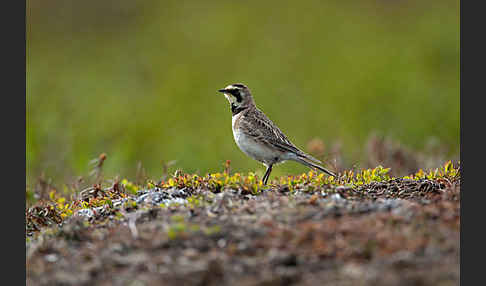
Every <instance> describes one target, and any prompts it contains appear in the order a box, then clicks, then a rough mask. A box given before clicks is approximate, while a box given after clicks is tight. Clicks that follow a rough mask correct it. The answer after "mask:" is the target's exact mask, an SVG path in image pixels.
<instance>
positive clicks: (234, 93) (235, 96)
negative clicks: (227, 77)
mask: <svg viewBox="0 0 486 286" xmlns="http://www.w3.org/2000/svg"><path fill="white" fill-rule="evenodd" d="M218 91H219V92H221V93H223V94H224V96H225V97H226V99H227V100H228V101H229V103H230V104H231V108H232V109H233V108H241V107H245V106H249V105H251V104H254V102H253V98H252V96H251V93H250V89H248V87H247V86H246V85H244V84H241V83H234V84H230V85H228V86H227V87H225V88H223V89H220V90H218Z"/></svg>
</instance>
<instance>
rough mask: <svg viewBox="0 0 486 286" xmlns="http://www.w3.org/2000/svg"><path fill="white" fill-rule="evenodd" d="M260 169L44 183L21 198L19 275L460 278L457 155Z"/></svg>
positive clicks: (84, 280)
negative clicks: (426, 163)
mask: <svg viewBox="0 0 486 286" xmlns="http://www.w3.org/2000/svg"><path fill="white" fill-rule="evenodd" d="M260 179H261V178H259V177H258V176H256V175H255V174H253V173H249V174H239V173H234V174H231V173H230V171H229V164H228V165H227V169H226V170H225V171H224V172H222V173H215V174H207V175H206V176H198V175H190V174H183V173H181V172H177V173H176V174H174V175H173V176H170V177H168V178H166V180H163V181H162V180H161V181H159V182H153V181H150V180H146V181H145V182H144V183H143V184H136V183H134V182H130V181H128V180H126V179H122V180H118V179H115V180H113V181H111V182H108V181H103V182H100V183H99V184H96V185H94V186H92V187H90V188H87V189H85V190H83V191H81V192H74V193H71V194H70V196H69V197H68V196H66V194H68V193H69V192H66V191H64V192H60V191H51V192H49V196H48V198H47V199H45V200H41V201H38V202H37V203H35V204H34V205H32V206H30V208H28V209H27V210H26V234H27V236H26V240H27V242H26V244H27V251H26V255H27V284H29V285H52V284H56V283H57V284H67V285H93V284H97V285H100V284H101V285H105V284H106V285H113V284H114V285H160V283H161V281H163V282H165V283H167V284H176V283H177V284H184V285H196V284H197V285H281V284H292V283H298V284H301V285H318V284H327V285H411V284H420V285H438V284H440V285H457V283H458V281H459V228H460V172H459V167H458V166H457V164H456V166H454V164H453V163H451V162H447V163H446V164H444V165H443V166H441V167H439V168H437V169H433V170H428V171H422V170H420V171H419V172H417V173H415V174H411V175H409V176H406V177H401V178H393V177H391V176H390V175H389V169H386V168H382V167H377V168H374V169H367V170H360V171H356V170H355V171H347V172H343V173H341V174H340V176H339V177H337V178H334V177H328V176H325V175H323V174H318V173H315V172H312V171H310V172H308V173H304V174H301V175H298V176H288V177H281V178H277V179H274V180H273V181H272V182H271V183H270V184H269V185H268V186H263V185H262V184H261V181H260ZM104 185H106V186H104ZM154 194H157V196H154ZM149 197H150V198H151V199H150V200H149V199H148V198H149ZM176 199H177V200H176ZM88 213H89V214H88Z"/></svg>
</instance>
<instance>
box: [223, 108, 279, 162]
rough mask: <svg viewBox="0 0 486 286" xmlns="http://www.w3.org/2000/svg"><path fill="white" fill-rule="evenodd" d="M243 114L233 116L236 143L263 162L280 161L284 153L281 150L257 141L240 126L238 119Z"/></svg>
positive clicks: (242, 149)
mask: <svg viewBox="0 0 486 286" xmlns="http://www.w3.org/2000/svg"><path fill="white" fill-rule="evenodd" d="M240 116H241V114H236V115H235V116H233V118H232V125H233V137H234V139H235V142H236V145H238V147H239V148H240V149H241V151H243V152H244V153H245V154H246V155H248V156H250V157H252V158H253V159H255V160H258V161H260V162H263V163H274V162H275V161H280V160H281V159H280V157H281V156H282V155H283V154H282V152H281V151H279V150H275V149H271V148H269V147H268V146H266V145H264V144H263V143H261V142H258V141H256V140H255V139H254V138H253V137H252V136H249V135H247V134H246V133H244V132H242V131H241V129H240V128H238V120H239V119H240Z"/></svg>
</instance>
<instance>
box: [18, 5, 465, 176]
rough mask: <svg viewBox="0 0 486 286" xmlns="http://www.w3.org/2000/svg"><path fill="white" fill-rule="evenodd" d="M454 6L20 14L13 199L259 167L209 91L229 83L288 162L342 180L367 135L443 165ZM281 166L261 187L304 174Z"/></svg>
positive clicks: (450, 103)
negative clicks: (311, 157)
mask: <svg viewBox="0 0 486 286" xmlns="http://www.w3.org/2000/svg"><path fill="white" fill-rule="evenodd" d="M459 30H460V29H459V1H458V0H452V1H451V0H432V1H406V0H381V1H368V0H360V1H357V0H354V1H353V0H349V1H331V0H328V1H180V0H178V1H149V0H144V1H134V0H104V1H98V0H96V1H95V0H84V1H66V0H43V1H40V0H28V1H27V67H26V68H27V73H26V77H27V106H26V121H27V124H26V138H27V139H26V155H27V162H26V164H27V166H26V168H27V170H26V171H27V176H26V177H27V178H26V181H27V185H29V184H31V183H34V180H35V178H36V177H38V176H39V175H40V174H41V173H43V172H44V173H45V175H46V176H48V177H51V178H54V179H55V180H59V181H62V180H66V179H68V178H75V177H76V176H81V175H83V176H84V175H86V174H87V173H88V172H89V170H90V168H91V167H90V166H89V161H90V160H91V159H93V158H96V157H97V156H98V155H99V154H100V153H103V152H104V153H106V154H107V156H108V159H107V160H106V163H105V166H104V172H105V174H107V175H108V176H110V175H111V176H115V175H120V176H122V177H127V178H133V176H134V173H135V171H136V169H137V164H138V162H141V163H142V165H143V167H144V169H145V170H146V173H147V175H148V176H151V177H153V178H154V179H156V178H160V176H161V173H162V170H163V167H162V166H163V164H164V163H167V162H168V161H171V160H176V163H175V165H173V166H172V167H171V170H175V169H176V168H180V169H182V170H183V171H185V172H199V174H202V175H204V174H205V173H207V172H219V171H221V170H222V169H223V163H224V162H225V161H226V160H231V167H232V171H241V172H247V171H256V172H257V173H259V174H263V172H264V168H263V166H262V165H260V164H258V163H257V162H256V161H253V160H251V159H249V158H247V157H245V155H244V154H243V153H241V151H239V150H238V149H237V147H236V145H235V143H234V141H233V138H232V131H231V113H230V110H229V106H228V103H227V101H226V100H225V98H224V97H223V96H222V95H221V94H219V93H218V92H216V91H217V90H218V89H220V88H222V87H224V86H226V85H228V84H231V83H235V82H242V83H245V84H246V85H248V86H249V87H250V89H251V90H252V92H253V95H254V97H255V100H256V103H257V105H258V106H259V108H260V109H262V110H263V111H264V112H265V113H266V114H267V115H268V116H269V117H270V118H271V119H272V120H273V121H274V122H275V123H277V124H278V125H279V127H280V128H281V129H282V130H283V131H284V132H285V133H287V135H288V136H289V137H290V139H291V140H292V141H293V142H294V143H295V144H296V145H297V146H299V147H301V148H303V149H304V150H307V151H309V150H308V149H306V148H307V147H306V146H308V143H309V141H311V140H312V139H315V138H317V139H320V140H322V141H323V142H324V144H325V145H324V146H325V153H326V154H327V155H328V156H327V157H326V158H327V159H329V160H330V161H332V157H333V155H332V154H331V153H330V152H331V151H330V150H331V149H330V148H331V146H332V145H333V144H340V146H342V156H343V158H344V160H345V162H348V163H347V164H348V165H349V166H351V165H352V164H355V163H356V162H358V164H359V162H361V161H362V160H363V158H364V156H365V155H364V154H363V153H364V152H365V149H366V148H365V145H366V142H367V140H368V138H369V136H370V134H373V133H377V134H382V135H384V136H389V137H391V138H393V139H395V140H397V141H398V142H401V143H402V144H403V145H405V146H409V147H410V148H412V149H414V150H424V148H425V145H426V144H427V142H429V141H430V140H435V141H438V142H440V145H441V146H445V147H444V148H443V149H441V150H445V151H444V152H445V153H446V156H457V154H458V153H459V144H460V140H459V132H460V129H459V123H460V122H459V88H460V85H459V68H460V58H459V56H460V42H459V36H460V35H459ZM306 170H307V168H306V167H303V166H300V165H298V164H297V163H294V162H289V163H286V164H283V165H279V166H278V167H277V168H274V172H273V173H272V176H278V175H284V174H290V173H297V172H303V171H306Z"/></svg>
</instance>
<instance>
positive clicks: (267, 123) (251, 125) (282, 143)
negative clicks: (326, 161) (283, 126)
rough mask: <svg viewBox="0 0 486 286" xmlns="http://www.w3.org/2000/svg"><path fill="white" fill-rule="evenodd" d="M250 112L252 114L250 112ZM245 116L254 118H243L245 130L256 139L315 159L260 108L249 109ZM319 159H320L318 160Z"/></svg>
mask: <svg viewBox="0 0 486 286" xmlns="http://www.w3.org/2000/svg"><path fill="white" fill-rule="evenodd" d="M250 112H251V113H252V114H250ZM244 116H249V117H251V118H252V120H242V124H243V125H245V126H242V127H243V128H242V130H243V132H245V133H246V134H247V135H250V136H252V137H254V138H255V139H256V140H258V141H261V142H264V143H266V144H268V145H271V146H273V147H276V148H278V149H280V150H282V151H286V152H292V153H295V154H296V155H299V156H302V157H305V158H308V159H311V160H312V159H313V160H317V159H315V158H313V157H312V156H310V155H308V154H306V153H304V152H303V151H302V150H300V149H299V148H297V147H296V146H295V145H294V144H293V143H292V142H290V140H289V139H288V138H287V136H285V134H284V133H283V132H282V131H281V130H280V129H279V128H278V127H277V125H275V123H273V122H272V121H271V120H270V119H269V118H268V117H267V116H266V115H265V114H264V113H263V112H261V111H260V110H258V109H252V110H249V111H248V113H246V114H244ZM317 161H319V160H317Z"/></svg>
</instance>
